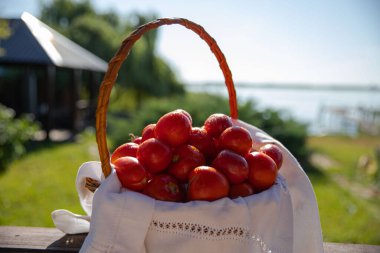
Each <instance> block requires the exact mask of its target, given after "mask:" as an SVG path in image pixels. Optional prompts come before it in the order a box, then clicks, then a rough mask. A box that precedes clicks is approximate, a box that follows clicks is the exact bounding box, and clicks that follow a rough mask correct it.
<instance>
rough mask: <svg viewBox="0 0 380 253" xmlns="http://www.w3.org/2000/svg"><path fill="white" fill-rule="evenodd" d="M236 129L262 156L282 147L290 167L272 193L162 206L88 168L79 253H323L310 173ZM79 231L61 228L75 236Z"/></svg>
mask: <svg viewBox="0 0 380 253" xmlns="http://www.w3.org/2000/svg"><path fill="white" fill-rule="evenodd" d="M235 124H237V125H243V126H244V127H245V128H247V129H248V130H249V131H250V133H251V135H252V138H253V140H254V146H255V147H256V148H258V147H260V146H262V145H264V144H265V143H276V144H277V145H278V146H279V147H281V149H282V151H283V155H284V161H283V166H282V168H281V170H280V175H279V176H278V178H277V180H276V184H275V185H274V186H272V187H271V188H270V189H268V190H266V191H264V192H261V193H259V194H255V195H252V196H248V197H245V198H237V199H234V200H231V199H229V198H223V199H220V200H217V201H214V202H206V201H192V202H188V203H173V202H164V201H157V200H153V199H152V198H150V197H147V196H145V195H143V194H140V193H136V192H132V191H129V190H125V189H122V187H121V184H120V182H119V180H118V178H117V176H116V174H115V173H114V172H113V173H112V174H111V175H110V176H109V177H108V178H107V179H106V180H104V178H102V173H101V167H100V163H99V162H88V163H85V164H83V165H82V166H81V167H80V169H79V172H78V176H77V190H78V193H79V197H80V201H81V204H82V206H83V208H84V210H85V211H86V213H87V214H88V215H90V216H91V222H90V223H91V224H90V230H89V234H88V236H87V238H86V240H85V242H84V244H83V246H82V249H81V252H136V253H140V252H141V253H145V252H147V253H151V252H157V253H160V252H180V253H182V252H183V253H187V252H197V253H201V252H218V253H220V252H271V253H287V252H289V253H292V252H293V253H301V252H309V253H320V252H323V242H322V233H321V227H320V220H319V214H318V206H317V202H316V199H315V195H314V191H313V188H312V186H311V183H310V181H309V179H308V177H307V175H306V174H305V172H304V171H303V170H302V168H301V167H300V165H299V164H298V162H297V161H296V159H295V158H294V157H293V156H292V155H291V153H290V152H289V151H288V150H287V149H286V148H285V147H284V146H283V145H282V144H281V143H279V142H278V141H276V140H274V139H273V138H271V137H270V136H269V135H267V134H266V133H264V132H263V131H262V130H260V129H258V128H255V127H253V126H251V125H248V124H246V123H244V122H241V121H236V122H235ZM86 176H91V177H92V178H94V179H98V180H101V181H103V182H102V184H101V186H100V187H99V188H98V190H97V191H96V192H95V195H93V194H92V193H91V192H90V191H89V190H87V189H86V188H84V178H85V177H86ZM53 213H54V212H53ZM57 216H58V217H59V216H60V215H53V220H57ZM61 216H64V215H61ZM65 217H66V218H67V217H69V216H68V215H66V216H65ZM58 219H59V218H58ZM75 219H77V217H76V218H75ZM60 223H61V224H62V223H64V222H62V221H61V222H60ZM68 223H69V222H68ZM75 224H76V223H75V222H74V223H71V225H69V226H61V227H58V226H57V227H58V228H60V229H61V230H62V231H63V232H66V233H75V229H76V227H75ZM68 227H69V229H68ZM77 228H78V232H79V231H80V232H83V226H82V227H80V226H77ZM64 229H67V231H65V230H64Z"/></svg>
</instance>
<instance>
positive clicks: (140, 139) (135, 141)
mask: <svg viewBox="0 0 380 253" xmlns="http://www.w3.org/2000/svg"><path fill="white" fill-rule="evenodd" d="M133 142H134V143H136V144H141V142H142V137H141V136H140V137H135V138H134V139H133Z"/></svg>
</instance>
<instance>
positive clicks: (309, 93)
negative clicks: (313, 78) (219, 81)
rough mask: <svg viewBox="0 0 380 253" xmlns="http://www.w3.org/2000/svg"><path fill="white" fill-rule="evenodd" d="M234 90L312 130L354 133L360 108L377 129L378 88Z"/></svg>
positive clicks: (219, 89)
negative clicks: (305, 124) (306, 125)
mask: <svg viewBox="0 0 380 253" xmlns="http://www.w3.org/2000/svg"><path fill="white" fill-rule="evenodd" d="M188 90H190V91H195V92H199V91H203V92H210V93H213V94H219V95H223V96H228V95H227V89H226V88H225V86H221V85H191V86H188ZM236 94H237V99H238V101H239V102H245V101H248V100H253V101H254V102H255V103H256V105H257V107H258V109H264V108H273V109H276V110H280V111H282V115H283V116H284V117H293V118H295V119H296V120H298V121H300V122H303V123H307V124H308V130H309V132H310V133H311V134H326V133H337V132H338V133H346V134H351V135H354V134H356V133H357V131H358V128H359V120H360V121H363V120H364V119H362V117H364V116H363V115H364V113H363V112H365V113H370V114H371V115H370V116H368V115H367V116H366V119H365V121H368V117H376V118H373V119H372V118H371V119H370V121H371V122H373V123H374V124H376V129H378V128H379V126H380V115H379V113H380V89H342V88H340V89H331V88H304V87H301V88H297V87H278V86H276V87H268V88H266V87H262V86H258V87H257V86H236ZM376 112H377V114H376ZM360 124H361V123H360ZM371 124H372V123H371ZM377 124H379V125H377Z"/></svg>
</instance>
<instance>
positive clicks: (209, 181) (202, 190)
mask: <svg viewBox="0 0 380 253" xmlns="http://www.w3.org/2000/svg"><path fill="white" fill-rule="evenodd" d="M229 187H230V186H229V184H228V181H227V179H226V177H225V176H224V175H223V174H222V173H220V172H219V171H217V170H216V169H215V168H212V167H209V166H199V167H197V168H195V169H194V170H192V171H191V172H190V175H189V185H188V189H187V197H188V200H208V201H213V200H217V199H220V198H223V197H227V196H228V192H229Z"/></svg>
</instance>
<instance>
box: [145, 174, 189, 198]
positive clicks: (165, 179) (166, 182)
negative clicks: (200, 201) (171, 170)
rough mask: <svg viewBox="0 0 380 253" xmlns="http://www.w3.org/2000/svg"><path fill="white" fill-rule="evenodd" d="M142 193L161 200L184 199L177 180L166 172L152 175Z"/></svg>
mask: <svg viewBox="0 0 380 253" xmlns="http://www.w3.org/2000/svg"><path fill="white" fill-rule="evenodd" d="M143 193H144V194H146V195H148V196H150V197H152V198H154V199H157V200H163V201H174V202H181V201H184V199H185V194H184V192H183V189H182V187H181V186H180V185H179V183H178V181H177V180H176V179H175V178H174V177H173V176H171V175H168V174H159V175H154V176H153V178H152V180H151V181H149V183H148V185H147V186H146V187H145V189H144V191H143Z"/></svg>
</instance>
